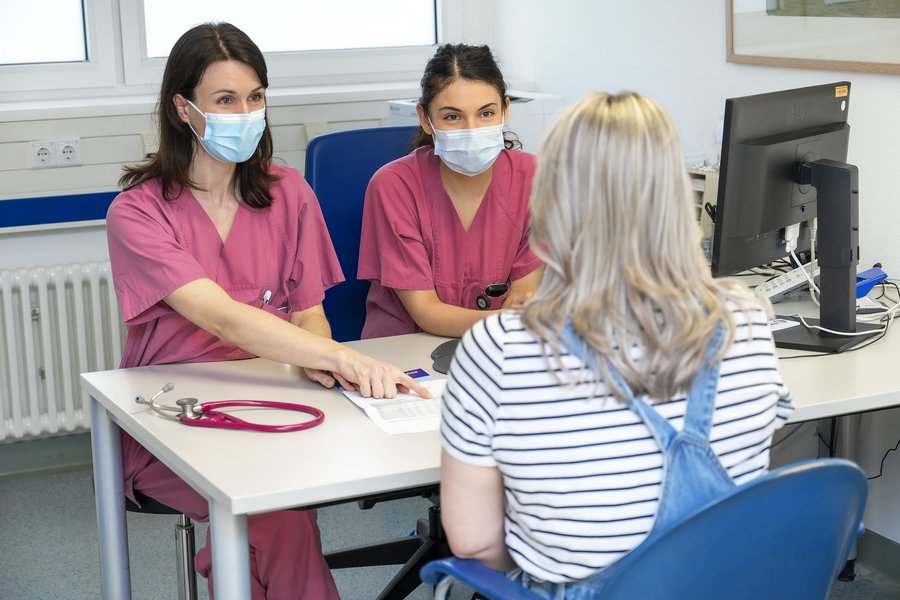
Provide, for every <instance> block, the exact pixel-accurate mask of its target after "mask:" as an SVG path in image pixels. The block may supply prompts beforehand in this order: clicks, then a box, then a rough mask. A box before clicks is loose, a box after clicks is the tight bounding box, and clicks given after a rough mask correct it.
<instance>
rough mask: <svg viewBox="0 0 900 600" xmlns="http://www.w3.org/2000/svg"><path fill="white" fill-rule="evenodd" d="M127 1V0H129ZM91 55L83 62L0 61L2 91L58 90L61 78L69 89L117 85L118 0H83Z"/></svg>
mask: <svg viewBox="0 0 900 600" xmlns="http://www.w3.org/2000/svg"><path fill="white" fill-rule="evenodd" d="M126 1H127V0H126ZM82 6H83V7H84V20H85V37H86V38H87V39H86V42H87V43H86V47H87V55H88V59H87V60H86V61H84V62H60V63H41V64H20V65H0V93H3V94H4V95H7V94H17V95H18V93H20V92H33V94H31V95H33V96H37V95H38V94H39V93H40V92H44V91H47V90H58V89H59V88H60V83H59V82H60V79H65V81H66V87H67V88H68V89H89V88H103V87H108V86H114V85H116V84H117V83H118V82H119V68H118V65H119V60H118V56H119V52H118V50H117V39H118V32H117V31H116V23H117V22H118V7H117V2H116V0H84V3H83V4H82Z"/></svg>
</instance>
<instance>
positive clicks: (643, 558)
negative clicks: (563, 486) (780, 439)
mask: <svg viewBox="0 0 900 600" xmlns="http://www.w3.org/2000/svg"><path fill="white" fill-rule="evenodd" d="M866 493H867V490H866V478H865V475H864V474H863V473H862V471H860V469H859V467H857V466H856V465H854V464H853V463H851V462H848V461H845V460H839V459H823V460H814V461H808V462H803V463H798V464H796V465H790V466H787V467H783V468H781V469H778V470H775V471H772V472H771V473H769V474H767V475H764V476H762V477H760V478H758V479H755V480H754V481H751V482H749V483H747V484H745V485H742V486H739V487H736V488H734V489H733V490H732V491H731V492H729V493H728V494H727V495H726V496H725V497H723V498H721V499H719V500H717V501H715V502H713V503H711V504H710V505H708V506H707V507H705V508H703V509H701V510H699V511H698V512H697V513H695V514H694V515H692V516H690V517H688V518H687V519H685V520H684V522H682V523H681V524H679V525H677V526H675V528H673V529H672V530H671V531H669V532H668V533H666V534H665V535H663V536H660V537H659V538H657V539H656V540H655V541H653V542H650V543H647V544H642V545H641V546H638V547H637V548H636V549H635V550H634V551H633V552H631V553H630V554H628V555H627V556H626V557H625V558H623V559H622V561H620V563H619V564H617V566H616V570H615V572H614V573H612V574H611V576H610V578H609V580H608V582H607V585H606V586H605V587H604V589H603V592H602V594H598V596H597V598H598V600H599V599H600V598H602V599H603V600H619V599H622V600H625V599H628V600H631V599H634V598H654V599H665V598H671V599H673V600H676V599H678V600H680V599H682V598H728V599H729V600H741V599H746V600H751V599H757V598H792V599H794V600H799V599H804V598H808V599H810V600H822V599H823V598H827V597H828V595H829V592H830V590H831V586H832V584H833V582H834V580H835V578H836V576H837V574H838V572H839V571H840V570H841V567H843V566H844V561H845V560H846V558H847V553H848V552H849V550H850V546H851V544H852V543H853V541H854V540H855V539H856V537H857V535H859V534H860V533H861V532H862V515H863V509H864V508H865V503H866ZM421 575H422V580H423V581H425V582H426V583H431V584H435V585H438V590H436V594H435V598H443V594H445V593H446V590H447V588H449V583H450V582H451V581H452V579H457V580H459V581H462V582H464V583H466V584H467V585H469V586H470V587H472V588H474V589H475V590H476V591H478V592H479V593H480V594H482V595H484V596H485V597H487V598H489V599H491V600H494V599H498V600H499V599H503V600H540V598H541V597H540V596H538V595H537V594H536V593H534V592H531V591H528V590H525V589H524V588H522V587H521V586H520V585H518V584H516V583H513V582H511V581H510V580H508V579H507V578H506V577H505V576H504V575H503V574H502V573H499V572H497V571H494V570H493V569H489V568H488V567H486V566H484V565H483V564H481V563H480V562H478V561H474V560H462V559H458V558H449V559H442V560H437V561H433V562H431V563H429V564H428V565H426V566H425V567H424V568H423V569H422V572H421ZM451 578H452V579H451Z"/></svg>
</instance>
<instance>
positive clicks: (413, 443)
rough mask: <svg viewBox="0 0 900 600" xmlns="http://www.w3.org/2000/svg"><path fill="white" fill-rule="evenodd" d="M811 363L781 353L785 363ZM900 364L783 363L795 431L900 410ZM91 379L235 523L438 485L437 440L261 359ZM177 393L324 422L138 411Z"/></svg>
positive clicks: (895, 343)
mask: <svg viewBox="0 0 900 600" xmlns="http://www.w3.org/2000/svg"><path fill="white" fill-rule="evenodd" d="M776 310H778V311H779V312H785V313H788V312H795V311H796V305H791V304H789V303H782V304H779V305H776ZM441 341H443V338H439V337H435V336H431V335H427V334H415V335H407V336H398V337H394V338H383V339H379V340H366V341H360V342H353V343H351V345H352V346H354V347H356V348H357V349H359V350H361V351H363V352H365V353H367V354H369V355H371V356H375V357H378V358H381V359H384V360H387V361H390V362H392V363H394V364H396V365H398V366H399V367H401V368H403V369H413V368H424V369H426V370H428V371H429V372H432V370H431V364H430V360H427V357H428V356H429V355H430V353H431V351H432V350H433V349H434V348H435V347H436V346H437V345H438V344H439V343H440V342H441ZM802 354H804V353H801V352H796V351H792V350H781V351H779V355H780V356H782V357H783V358H784V357H788V356H798V355H802ZM898 356H900V331H892V332H889V334H888V335H887V336H886V337H885V338H883V339H882V340H880V341H878V342H877V343H875V344H873V345H872V346H870V347H868V348H865V349H862V350H860V351H856V352H845V353H841V354H834V355H827V356H806V357H803V358H792V359H789V360H782V361H781V370H782V374H783V376H784V380H785V383H786V384H787V386H788V388H789V389H790V390H791V393H792V396H793V398H794V404H795V406H796V410H795V411H794V413H793V415H792V416H791V418H790V421H792V422H800V421H810V420H816V419H823V418H828V417H833V416H838V415H843V414H851V413H858V412H865V411H871V410H878V409H882V408H888V407H892V406H898V405H900V378H898V377H897V376H896V374H895V373H894V371H893V369H894V368H896V361H897V357H898ZM426 362H427V363H428V364H425V363H426ZM82 379H83V382H84V385H85V389H86V390H87V391H88V392H89V393H90V394H91V395H92V396H93V397H95V398H97V399H98V400H99V401H100V402H101V403H102V404H103V405H104V406H105V407H106V408H107V410H109V411H110V412H111V413H112V414H113V415H114V416H115V418H116V421H117V422H118V423H119V424H120V426H121V427H122V428H123V429H125V430H126V431H128V432H129V433H130V434H131V435H132V436H134V437H135V438H136V439H137V440H138V441H140V442H141V443H143V444H144V445H146V446H148V447H150V448H153V449H154V452H156V453H158V455H159V456H160V458H161V459H162V460H163V461H164V462H165V463H166V464H168V465H169V466H170V467H171V468H172V469H173V470H174V471H175V472H177V473H178V474H179V475H180V476H181V477H183V478H184V479H185V480H186V481H188V482H189V483H191V484H192V485H194V487H195V488H197V489H201V490H204V491H205V493H206V495H208V496H211V497H212V498H214V499H215V500H217V501H219V502H221V503H223V506H225V507H227V508H228V509H229V510H231V511H232V513H233V514H252V513H258V512H265V511H269V510H273V509H277V508H283V507H287V506H311V505H317V504H324V503H328V502H333V501H339V500H342V499H350V498H358V497H361V496H365V495H369V494H374V493H379V492H385V491H390V490H400V489H405V488H410V487H416V486H421V485H427V484H430V483H434V482H437V481H438V479H439V455H440V446H439V442H438V436H437V435H435V434H434V432H429V433H418V434H404V435H394V436H391V435H386V434H384V433H383V432H382V431H381V429H379V428H378V427H377V426H376V425H374V424H373V423H372V422H371V421H370V420H369V419H368V418H367V417H366V416H365V415H364V414H363V413H362V411H360V410H359V409H358V408H357V407H355V406H354V405H353V404H352V403H351V402H350V401H349V400H347V399H346V398H345V397H344V396H343V395H342V394H341V393H340V392H338V391H335V390H326V389H324V388H321V387H320V386H318V385H317V384H314V383H312V382H310V381H308V380H306V379H305V378H304V377H303V376H302V375H301V374H300V371H299V369H297V368H295V367H290V366H287V365H282V364H278V363H274V362H271V361H268V360H264V359H252V360H245V361H232V362H222V363H193V364H179V365H159V366H152V367H143V368H140V369H125V370H115V371H104V372H98V373H89V374H85V375H82ZM169 381H171V382H172V383H174V384H175V390H174V391H172V392H170V393H169V394H167V395H166V396H164V397H163V401H164V402H165V403H166V404H173V403H174V400H175V399H177V398H182V397H196V398H198V399H199V400H200V402H203V401H208V400H224V399H249V398H255V399H264V400H279V401H293V402H299V403H303V404H309V405H312V406H315V407H318V408H320V409H322V410H323V411H324V412H325V421H324V422H323V423H322V425H320V426H318V427H315V428H313V429H310V430H306V431H299V432H293V433H277V434H276V433H259V432H249V431H238V432H235V431H228V430H221V429H202V428H196V427H188V426H185V425H181V424H179V423H175V422H172V421H168V420H165V419H163V418H161V417H159V416H158V415H157V414H155V413H153V412H151V411H150V410H149V409H147V408H146V407H144V406H141V405H138V404H136V403H135V402H134V398H135V397H136V396H138V395H143V396H145V397H149V396H150V395H151V394H153V393H154V392H155V391H157V390H158V389H159V388H160V387H162V385H163V384H165V383H167V382H169ZM274 414H277V415H279V418H281V417H283V420H282V422H293V421H295V420H296V418H297V414H296V413H273V412H271V411H268V412H267V411H261V412H259V413H256V414H254V415H250V416H249V417H248V418H251V419H253V418H255V419H260V420H262V419H265V418H267V417H268V418H270V419H271V418H272V415H274ZM204 448H210V449H211V450H210V451H209V452H207V451H205V450H204ZM247 482H252V485H248V484H247Z"/></svg>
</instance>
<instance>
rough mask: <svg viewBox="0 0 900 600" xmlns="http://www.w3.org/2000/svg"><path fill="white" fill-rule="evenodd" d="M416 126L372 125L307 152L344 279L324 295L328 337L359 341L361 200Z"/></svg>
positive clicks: (363, 288) (318, 141) (363, 286)
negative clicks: (358, 270) (375, 174)
mask: <svg viewBox="0 0 900 600" xmlns="http://www.w3.org/2000/svg"><path fill="white" fill-rule="evenodd" d="M418 129H419V128H418V127H409V126H407V127H372V128H368V129H354V130H349V131H335V132H331V133H325V134H322V135H319V136H316V137H314V138H313V139H312V140H310V142H309V145H308V146H307V148H306V174H305V176H306V180H307V181H308V182H309V185H310V186H311V187H312V189H313V191H314V192H315V193H316V196H317V197H318V199H319V204H320V205H321V207H322V214H323V215H324V217H325V224H326V225H327V226H328V232H329V234H330V235H331V241H332V243H333V244H334V249H335V252H337V256H338V260H339V261H340V263H341V269H342V270H343V271H344V277H345V279H346V281H345V282H344V283H341V284H340V285H337V286H335V287H333V288H331V289H330V290H328V291H327V292H326V293H325V303H324V305H325V314H326V315H327V316H328V320H329V322H330V323H331V333H332V337H334V339H336V340H337V341H339V342H346V341H350V340H358V339H359V336H360V332H361V331H362V327H363V323H364V322H365V318H366V294H367V293H368V291H369V282H367V281H358V280H357V279H356V267H357V263H358V262H359V236H360V231H361V229H362V209H363V200H364V198H365V194H366V187H367V186H368V184H369V179H371V178H372V175H373V174H374V173H375V171H377V170H378V169H379V168H380V167H382V166H383V165H385V164H387V163H389V162H390V161H392V160H394V159H397V158H400V157H401V156H405V155H406V154H408V153H409V152H410V151H411V150H412V142H413V139H414V138H415V134H416V132H417V131H418Z"/></svg>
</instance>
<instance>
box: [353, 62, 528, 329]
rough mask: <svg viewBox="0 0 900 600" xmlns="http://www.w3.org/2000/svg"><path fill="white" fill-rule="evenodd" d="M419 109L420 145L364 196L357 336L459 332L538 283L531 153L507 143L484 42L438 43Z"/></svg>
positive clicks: (502, 89)
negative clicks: (531, 240) (362, 297)
mask: <svg viewBox="0 0 900 600" xmlns="http://www.w3.org/2000/svg"><path fill="white" fill-rule="evenodd" d="M417 110H418V113H419V122H420V125H421V131H420V132H419V137H418V139H417V140H416V144H415V145H416V146H417V148H416V149H415V150H414V151H413V152H411V153H410V154H409V155H407V156H405V157H403V158H401V159H398V160H396V161H393V162H391V163H390V164H388V165H385V166H384V167H382V168H381V169H380V170H379V171H378V172H377V173H375V175H374V176H373V178H372V181H371V182H370V183H369V188H368V190H367V191H366V201H365V208H364V212H363V225H362V238H361V242H360V257H359V272H358V277H359V278H360V279H367V280H369V281H371V282H372V286H371V288H370V289H369V295H368V298H367V301H366V323H365V326H364V327H363V332H362V337H363V338H373V337H383V336H390V335H400V334H404V333H414V332H417V331H423V330H424V331H427V332H429V333H434V334H436V335H444V336H450V337H459V336H461V335H462V334H463V333H465V331H466V330H467V329H468V328H469V327H470V326H472V324H474V323H475V322H476V321H479V320H480V319H483V318H484V317H486V316H487V315H489V314H491V311H496V310H498V309H500V308H506V307H513V306H518V305H520V304H521V303H522V302H523V301H524V300H525V299H526V298H528V297H529V296H530V295H531V293H532V292H533V291H534V289H535V287H536V286H537V283H538V281H539V280H540V274H541V263H540V260H539V259H538V258H537V257H536V256H535V255H534V254H533V253H532V252H531V250H530V249H529V246H528V231H529V225H528V222H529V213H528V197H529V195H530V192H531V179H532V176H533V175H534V157H533V156H532V155H531V154H527V153H525V152H521V151H519V150H516V149H515V148H517V147H521V144H519V143H518V141H515V140H508V139H505V138H504V133H503V128H504V125H505V123H506V121H507V119H508V114H509V98H508V96H507V95H506V84H505V83H504V81H503V75H502V73H501V72H500V69H499V67H498V66H497V63H496V61H495V60H494V57H493V56H492V55H491V51H490V49H489V48H488V47H487V46H468V45H465V44H457V45H451V44H445V45H443V46H441V47H440V48H438V50H437V53H436V54H435V55H434V57H433V58H432V59H431V60H430V61H429V62H428V65H427V66H426V68H425V74H424V75H423V77H422V97H421V98H420V101H419V105H418V107H417Z"/></svg>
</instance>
